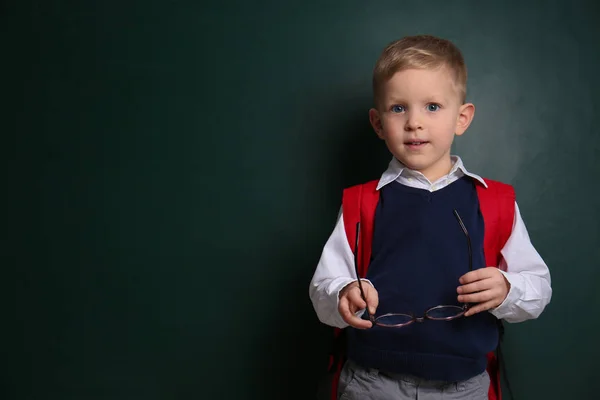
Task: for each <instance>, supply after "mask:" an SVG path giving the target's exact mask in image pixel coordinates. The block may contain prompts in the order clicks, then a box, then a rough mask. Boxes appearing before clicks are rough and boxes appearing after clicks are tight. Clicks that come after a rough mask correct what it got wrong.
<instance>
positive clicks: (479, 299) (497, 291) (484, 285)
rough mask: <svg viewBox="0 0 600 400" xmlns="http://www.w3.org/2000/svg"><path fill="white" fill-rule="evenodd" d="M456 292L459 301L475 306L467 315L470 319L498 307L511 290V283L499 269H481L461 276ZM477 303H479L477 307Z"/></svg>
mask: <svg viewBox="0 0 600 400" xmlns="http://www.w3.org/2000/svg"><path fill="white" fill-rule="evenodd" d="M459 282H460V284H461V286H459V287H458V289H457V290H456V291H457V292H458V294H459V296H458V301H460V302H461V303H471V304H473V306H472V307H471V308H469V310H468V311H467V312H466V313H465V316H466V317H468V316H470V315H473V314H477V313H479V312H482V311H487V310H490V309H492V308H496V307H498V306H499V305H500V304H502V302H503V301H504V299H506V296H507V295H508V291H509V290H510V283H508V281H507V280H506V278H505V277H504V275H502V273H501V272H500V271H499V270H498V268H481V269H477V270H475V271H471V272H468V273H466V274H465V275H463V276H461V277H460V279H459ZM475 303H477V304H476V305H475Z"/></svg>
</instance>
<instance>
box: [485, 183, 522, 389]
mask: <svg viewBox="0 0 600 400" xmlns="http://www.w3.org/2000/svg"><path fill="white" fill-rule="evenodd" d="M484 180H485V183H486V184H487V188H486V187H485V186H484V185H483V184H481V182H479V181H476V182H477V183H476V188H477V197H478V198H479V209H480V210H481V214H482V215H483V222H484V225H485V231H484V236H483V242H484V243H483V248H484V254H485V262H486V265H487V266H488V267H498V266H499V265H500V260H501V258H502V254H501V253H500V252H501V251H502V248H503V247H504V245H505V244H506V241H507V240H508V238H509V237H510V235H511V233H512V227H513V221H514V218H515V199H516V196H515V191H514V188H513V187H512V186H510V185H507V184H505V183H501V182H497V181H493V180H490V179H484ZM501 329H502V328H501ZM487 359H488V363H487V371H488V374H489V376H490V389H489V391H488V399H489V400H501V399H502V393H501V382H500V369H499V362H498V361H499V360H498V358H497V355H496V353H495V352H493V351H492V352H490V353H489V354H488V355H487Z"/></svg>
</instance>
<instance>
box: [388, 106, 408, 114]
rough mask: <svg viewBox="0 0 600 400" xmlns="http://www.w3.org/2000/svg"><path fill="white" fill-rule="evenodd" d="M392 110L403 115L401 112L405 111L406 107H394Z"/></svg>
mask: <svg viewBox="0 0 600 400" xmlns="http://www.w3.org/2000/svg"><path fill="white" fill-rule="evenodd" d="M391 110H392V112H393V113H401V112H404V111H405V109H404V106H397V105H396V106H392V108H391Z"/></svg>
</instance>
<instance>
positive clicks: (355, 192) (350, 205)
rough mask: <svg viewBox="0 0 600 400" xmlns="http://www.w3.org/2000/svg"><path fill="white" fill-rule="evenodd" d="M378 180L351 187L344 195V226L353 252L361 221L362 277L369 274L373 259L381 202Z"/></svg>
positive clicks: (360, 257)
mask: <svg viewBox="0 0 600 400" xmlns="http://www.w3.org/2000/svg"><path fill="white" fill-rule="evenodd" d="M378 182H379V181H377V180H373V181H369V182H367V183H364V184H362V185H356V186H352V187H349V188H347V189H345V190H344V194H343V197H342V214H343V218H344V228H345V230H346V238H347V239H348V244H349V245H350V249H351V250H352V252H355V251H356V249H355V248H354V247H355V245H356V224H357V223H358V222H360V238H359V252H358V272H359V274H360V276H361V277H364V276H365V275H366V274H367V268H368V266H369V261H370V259H371V244H372V243H373V225H374V221H375V209H376V208H377V203H378V202H379V191H378V190H377V184H378Z"/></svg>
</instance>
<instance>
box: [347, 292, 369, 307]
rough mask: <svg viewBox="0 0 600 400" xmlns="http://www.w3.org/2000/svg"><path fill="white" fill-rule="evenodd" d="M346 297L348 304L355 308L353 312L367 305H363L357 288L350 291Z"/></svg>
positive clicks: (363, 302)
mask: <svg viewBox="0 0 600 400" xmlns="http://www.w3.org/2000/svg"><path fill="white" fill-rule="evenodd" d="M346 297H347V299H348V301H349V302H350V304H351V305H352V306H354V307H355V311H357V310H362V309H363V308H366V307H367V303H365V301H364V300H363V298H362V296H361V294H360V289H359V288H357V287H356V288H352V289H350V290H349V291H348V294H347V295H346Z"/></svg>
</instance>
